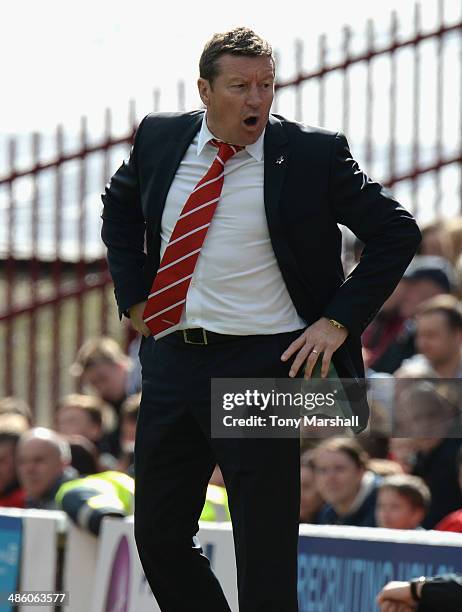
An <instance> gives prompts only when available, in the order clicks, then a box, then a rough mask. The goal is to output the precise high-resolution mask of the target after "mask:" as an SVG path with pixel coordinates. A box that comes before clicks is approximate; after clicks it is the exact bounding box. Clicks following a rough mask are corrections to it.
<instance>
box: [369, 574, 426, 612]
mask: <svg viewBox="0 0 462 612" xmlns="http://www.w3.org/2000/svg"><path fill="white" fill-rule="evenodd" d="M377 604H378V605H379V606H380V612H411V611H412V610H415V609H416V608H417V604H416V602H415V601H414V600H413V599H412V595H411V587H410V584H409V582H399V581H397V580H393V581H392V582H389V583H388V584H386V585H385V586H384V587H383V589H382V590H381V591H380V593H379V594H378V595H377Z"/></svg>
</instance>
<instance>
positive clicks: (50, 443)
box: [16, 427, 77, 509]
mask: <svg viewBox="0 0 462 612" xmlns="http://www.w3.org/2000/svg"><path fill="white" fill-rule="evenodd" d="M16 461H17V470H18V478H19V482H20V484H21V486H22V488H23V489H24V491H25V495H26V499H25V506H26V508H42V509H56V508H57V504H56V502H55V495H56V492H57V490H58V488H59V487H60V486H61V484H62V483H63V482H65V481H66V480H71V479H72V478H75V477H76V476H77V472H76V470H74V469H73V468H72V467H71V466H70V463H71V451H70V448H69V443H68V442H67V441H66V440H64V438H62V437H61V436H60V435H59V434H58V433H56V432H55V431H53V430H51V429H47V428H45V427H37V428H34V429H30V430H28V431H26V432H25V433H23V434H22V436H21V438H20V439H19V442H18V446H17V453H16Z"/></svg>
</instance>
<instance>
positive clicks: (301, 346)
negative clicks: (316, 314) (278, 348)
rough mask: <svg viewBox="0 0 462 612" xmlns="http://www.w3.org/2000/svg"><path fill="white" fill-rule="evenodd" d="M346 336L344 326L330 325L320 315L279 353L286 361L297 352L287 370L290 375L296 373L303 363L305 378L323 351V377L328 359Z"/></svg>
mask: <svg viewBox="0 0 462 612" xmlns="http://www.w3.org/2000/svg"><path fill="white" fill-rule="evenodd" d="M347 336H348V330H347V329H345V328H344V327H343V328H341V329H339V328H338V327H335V326H334V325H332V323H331V322H330V321H329V319H326V318H325V317H321V318H320V319H318V320H317V321H316V322H315V323H313V325H310V326H309V327H307V328H306V329H305V331H304V332H303V334H302V335H301V336H299V337H298V338H297V339H296V340H294V341H293V342H292V344H291V345H290V346H289V347H288V348H287V349H286V350H285V351H284V353H283V354H282V355H281V359H282V361H287V359H289V357H291V356H292V355H293V354H294V353H295V352H296V351H298V354H297V356H296V358H295V359H294V362H293V364H292V367H291V369H290V372H289V376H290V377H292V378H293V377H294V376H296V375H297V372H298V370H299V369H300V367H301V366H302V364H303V363H305V360H306V366H305V378H311V373H312V371H313V368H314V366H315V364H316V361H317V360H318V357H319V356H320V354H321V353H323V357H322V367H321V376H322V377H323V378H325V377H326V376H327V372H328V371H329V365H330V360H331V359H332V355H333V354H334V353H335V351H336V350H337V349H338V348H339V346H341V345H342V344H343V343H344V342H345V340H346V338H347Z"/></svg>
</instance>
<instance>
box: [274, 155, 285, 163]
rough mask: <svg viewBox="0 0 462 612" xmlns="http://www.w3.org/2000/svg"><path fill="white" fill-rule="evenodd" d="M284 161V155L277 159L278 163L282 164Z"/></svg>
mask: <svg viewBox="0 0 462 612" xmlns="http://www.w3.org/2000/svg"><path fill="white" fill-rule="evenodd" d="M283 161H284V155H281V156H280V157H278V158H277V160H276V163H277V164H282V162H283Z"/></svg>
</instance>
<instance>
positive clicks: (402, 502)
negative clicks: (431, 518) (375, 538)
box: [375, 488, 424, 529]
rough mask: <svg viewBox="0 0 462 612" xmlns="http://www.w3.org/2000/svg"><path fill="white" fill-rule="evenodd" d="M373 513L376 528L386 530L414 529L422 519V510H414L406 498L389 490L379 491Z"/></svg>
mask: <svg viewBox="0 0 462 612" xmlns="http://www.w3.org/2000/svg"><path fill="white" fill-rule="evenodd" d="M375 513H376V518H377V526H378V527H386V528H387V529H415V528H416V527H418V526H419V524H420V523H421V522H422V520H423V518H424V516H423V515H424V513H423V511H422V509H420V508H415V507H414V506H413V505H412V504H411V503H410V502H409V500H408V499H407V498H406V497H404V496H403V495H400V494H399V493H398V492H397V491H395V490H393V489H389V488H385V489H381V490H380V491H379V494H378V496H377V506H376V510H375Z"/></svg>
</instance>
